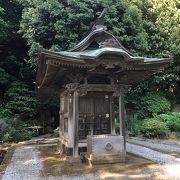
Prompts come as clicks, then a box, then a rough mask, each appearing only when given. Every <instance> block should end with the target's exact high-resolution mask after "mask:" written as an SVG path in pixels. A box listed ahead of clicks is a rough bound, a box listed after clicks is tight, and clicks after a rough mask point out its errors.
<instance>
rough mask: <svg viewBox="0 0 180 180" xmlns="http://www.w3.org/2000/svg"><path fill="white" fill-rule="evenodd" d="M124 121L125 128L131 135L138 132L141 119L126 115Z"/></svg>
mask: <svg viewBox="0 0 180 180" xmlns="http://www.w3.org/2000/svg"><path fill="white" fill-rule="evenodd" d="M125 122H126V129H127V130H128V131H130V132H131V134H132V135H139V134H140V130H141V125H142V121H140V120H138V119H137V117H130V116H127V118H126V121H125Z"/></svg>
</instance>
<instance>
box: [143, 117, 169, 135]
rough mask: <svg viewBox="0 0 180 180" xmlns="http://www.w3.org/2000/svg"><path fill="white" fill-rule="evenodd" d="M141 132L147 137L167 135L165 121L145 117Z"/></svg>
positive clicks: (167, 130)
mask: <svg viewBox="0 0 180 180" xmlns="http://www.w3.org/2000/svg"><path fill="white" fill-rule="evenodd" d="M141 133H142V134H143V135H144V136H145V137H148V138H154V137H158V138H163V137H167V135H168V133H169V129H168V127H167V126H166V123H164V122H161V121H159V120H158V119H156V118H150V119H145V121H144V122H143V124H142V127H141Z"/></svg>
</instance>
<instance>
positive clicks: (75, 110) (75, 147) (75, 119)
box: [73, 91, 79, 157]
mask: <svg viewBox="0 0 180 180" xmlns="http://www.w3.org/2000/svg"><path fill="white" fill-rule="evenodd" d="M78 119H79V95H78V92H77V91H75V92H74V94H73V137H74V139H73V157H78Z"/></svg>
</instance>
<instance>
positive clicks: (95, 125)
mask: <svg viewBox="0 0 180 180" xmlns="http://www.w3.org/2000/svg"><path fill="white" fill-rule="evenodd" d="M110 102H111V101H110V95H109V94H105V93H89V94H88V95H86V96H81V97H80V99H79V123H78V134H79V139H86V136H87V135H98V134H110V131H111V126H110V118H111V117H110V106H111V105H110Z"/></svg>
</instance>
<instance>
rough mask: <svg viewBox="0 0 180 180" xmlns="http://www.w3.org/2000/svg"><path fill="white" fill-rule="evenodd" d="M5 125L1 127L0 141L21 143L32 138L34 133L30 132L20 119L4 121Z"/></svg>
mask: <svg viewBox="0 0 180 180" xmlns="http://www.w3.org/2000/svg"><path fill="white" fill-rule="evenodd" d="M2 122H3V123H4V124H5V125H2V126H0V140H1V141H4V142H19V141H24V140H29V139H31V138H32V132H30V131H28V130H27V128H26V126H27V125H26V124H25V123H24V122H22V121H20V120H19V119H18V118H11V119H4V120H2Z"/></svg>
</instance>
